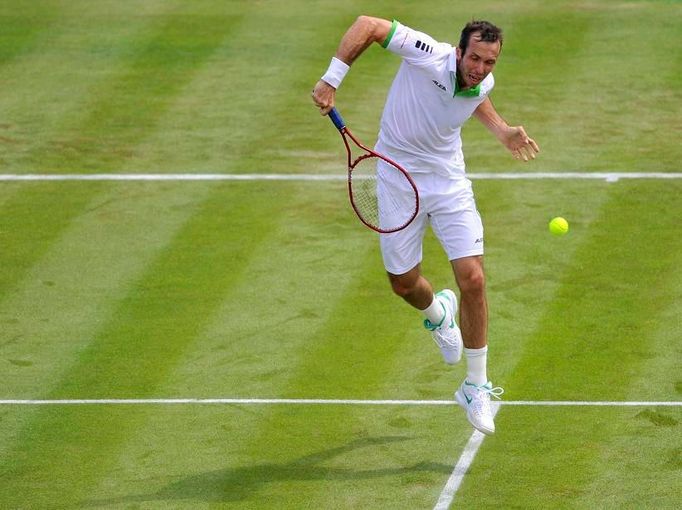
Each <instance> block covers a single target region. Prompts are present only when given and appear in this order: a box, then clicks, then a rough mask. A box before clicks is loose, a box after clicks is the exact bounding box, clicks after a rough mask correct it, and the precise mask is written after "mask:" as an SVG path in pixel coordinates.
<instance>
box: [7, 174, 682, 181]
mask: <svg viewBox="0 0 682 510" xmlns="http://www.w3.org/2000/svg"><path fill="white" fill-rule="evenodd" d="M467 177H468V178H469V179H472V180H476V179H485V180H536V179H595V180H603V181H607V182H616V181H619V180H621V179H682V172H521V173H519V172H510V173H470V174H467ZM345 180H347V176H346V175H345V174H343V175H339V174H328V175H323V174H190V173H178V174H136V173H127V174H88V173H84V174H0V181H345Z"/></svg>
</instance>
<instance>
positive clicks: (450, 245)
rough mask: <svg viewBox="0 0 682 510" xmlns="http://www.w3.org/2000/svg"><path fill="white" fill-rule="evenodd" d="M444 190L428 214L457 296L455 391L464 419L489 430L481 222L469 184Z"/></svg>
mask: <svg viewBox="0 0 682 510" xmlns="http://www.w3.org/2000/svg"><path fill="white" fill-rule="evenodd" d="M442 186H443V187H444V189H446V188H445V187H446V186H449V188H447V191H448V192H447V193H444V198H443V200H442V203H441V204H440V206H439V207H437V208H436V209H435V210H434V213H433V214H432V219H431V221H432V225H433V227H434V232H435V233H436V236H437V237H438V239H439V240H440V242H441V244H442V245H443V248H444V249H445V251H446V253H447V254H448V258H449V259H450V260H451V264H452V267H453V272H454V275H455V280H456V282H457V286H458V287H459V290H460V294H461V303H460V308H461V312H460V327H461V329H462V338H463V342H464V355H465V357H466V360H467V377H466V379H465V380H464V382H463V383H462V384H461V385H460V387H459V388H458V390H457V391H456V393H455V399H456V400H457V402H458V403H459V404H460V405H461V406H462V407H463V408H464V409H465V410H466V413H467V418H468V420H469V422H470V423H471V424H472V425H473V426H474V427H475V428H476V429H478V430H479V431H481V432H483V433H485V434H492V433H494V431H495V423H494V421H493V415H492V408H491V405H490V396H491V395H493V396H495V397H497V396H499V395H500V394H501V392H502V391H503V390H502V389H501V388H493V386H492V384H491V383H490V381H488V379H487V352H488V346H487V329H488V305H487V301H486V295H485V274H484V271H483V224H482V222H481V218H480V216H479V214H478V211H477V210H476V204H475V201H474V197H473V192H472V190H471V184H470V183H469V182H468V181H466V180H463V181H455V182H452V183H450V184H448V183H445V182H444V183H443V184H442Z"/></svg>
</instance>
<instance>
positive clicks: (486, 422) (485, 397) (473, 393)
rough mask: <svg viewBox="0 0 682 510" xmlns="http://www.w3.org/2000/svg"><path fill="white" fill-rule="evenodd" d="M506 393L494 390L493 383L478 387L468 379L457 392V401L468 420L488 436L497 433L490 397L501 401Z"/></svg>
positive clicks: (501, 390)
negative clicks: (501, 396)
mask: <svg viewBox="0 0 682 510" xmlns="http://www.w3.org/2000/svg"><path fill="white" fill-rule="evenodd" d="M503 393H504V390H503V389H502V388H499V387H497V388H493V383H491V382H490V381H488V382H487V383H485V384H483V385H481V386H476V385H475V384H473V383H470V382H469V381H467V380H466V379H465V380H464V382H463V383H462V385H461V386H460V387H459V389H458V390H457V391H456V392H455V400H456V401H457V403H458V404H459V405H460V406H462V407H463V408H464V409H465V410H466V412H467V420H469V423H471V424H472V425H473V426H474V428H475V429H476V430H478V431H480V432H483V433H484V434H487V435H492V434H494V433H495V422H494V421H493V410H492V406H491V405H490V396H491V395H492V396H493V397H495V398H497V399H499V398H500V395H502V394H503Z"/></svg>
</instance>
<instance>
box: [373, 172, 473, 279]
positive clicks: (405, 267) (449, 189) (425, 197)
mask: <svg viewBox="0 0 682 510" xmlns="http://www.w3.org/2000/svg"><path fill="white" fill-rule="evenodd" d="M383 165H386V163H383V162H382V161H379V168H378V170H379V171H378V172H377V175H378V186H377V193H378V195H379V203H380V204H381V201H382V194H384V193H386V192H387V190H389V189H390V191H391V193H400V192H401V191H402V192H403V193H409V190H406V189H402V190H398V189H399V188H401V186H400V183H399V180H398V179H396V180H393V179H391V177H390V176H394V175H395V174H396V172H395V171H391V170H389V171H385V169H384V168H381V167H382V166H383ZM382 170H383V171H382ZM410 175H411V176H412V179H413V180H414V182H415V184H416V185H417V189H418V191H419V213H418V214H417V217H416V218H415V219H414V220H413V221H412V223H410V224H409V225H408V226H407V227H405V228H404V229H402V230H400V231H398V232H393V233H391V234H381V235H380V243H381V255H382V257H383V260H384V267H385V268H386V271H388V272H389V273H391V274H396V275H400V274H405V273H407V272H408V271H409V270H410V269H412V268H413V267H415V266H416V265H417V264H419V263H420V262H421V261H422V244H423V240H424V234H425V233H426V228H427V227H428V226H429V225H431V229H432V230H433V232H434V234H435V235H436V237H437V238H438V240H439V241H440V244H441V245H442V246H443V249H444V250H445V253H446V254H447V256H448V260H455V259H459V258H462V257H470V256H475V255H483V222H482V221H481V216H480V215H479V214H478V210H477V209H476V201H475V200H474V193H473V190H472V188H471V181H470V180H469V179H466V178H461V179H450V178H448V177H445V176H442V175H438V174H433V173H414V174H410ZM402 188H404V186H402ZM407 200H408V201H409V198H408V199H407ZM380 214H383V211H380ZM393 224H396V223H395V222H394V223H393Z"/></svg>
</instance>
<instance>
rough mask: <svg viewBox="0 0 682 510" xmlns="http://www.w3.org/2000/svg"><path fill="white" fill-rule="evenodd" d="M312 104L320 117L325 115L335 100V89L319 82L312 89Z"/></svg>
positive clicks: (321, 81)
mask: <svg viewBox="0 0 682 510" xmlns="http://www.w3.org/2000/svg"><path fill="white" fill-rule="evenodd" d="M312 96H313V103H315V106H317V107H318V108H319V109H320V115H327V114H328V113H329V112H330V111H331V109H332V108H334V103H335V100H336V89H335V88H334V87H332V86H331V85H329V83H327V82H326V81H323V80H320V81H318V82H317V83H316V84H315V88H314V89H313V94H312Z"/></svg>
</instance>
